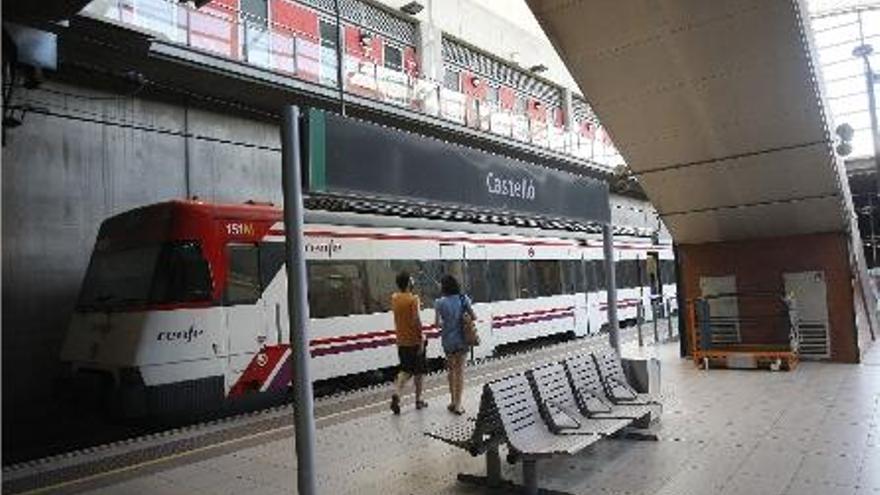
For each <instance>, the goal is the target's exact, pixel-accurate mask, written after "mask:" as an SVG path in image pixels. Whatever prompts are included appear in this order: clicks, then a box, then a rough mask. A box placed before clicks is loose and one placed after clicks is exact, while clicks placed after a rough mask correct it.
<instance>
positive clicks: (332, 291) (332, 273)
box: [307, 261, 367, 318]
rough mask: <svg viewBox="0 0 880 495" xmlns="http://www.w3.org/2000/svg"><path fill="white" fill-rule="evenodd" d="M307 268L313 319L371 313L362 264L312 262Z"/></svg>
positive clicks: (354, 262)
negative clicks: (366, 295)
mask: <svg viewBox="0 0 880 495" xmlns="http://www.w3.org/2000/svg"><path fill="white" fill-rule="evenodd" d="M307 267H308V272H309V313H310V316H311V317H313V318H330V317H333V316H348V315H356V314H364V313H366V312H367V305H366V298H365V294H364V292H365V291H364V280H363V270H362V263H359V262H356V261H310V262H308V264H307Z"/></svg>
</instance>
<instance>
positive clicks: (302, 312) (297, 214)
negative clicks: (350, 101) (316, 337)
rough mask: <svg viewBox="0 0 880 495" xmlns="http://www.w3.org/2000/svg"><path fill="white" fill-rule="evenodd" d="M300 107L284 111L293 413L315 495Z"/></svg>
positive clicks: (303, 474) (305, 493)
mask: <svg viewBox="0 0 880 495" xmlns="http://www.w3.org/2000/svg"><path fill="white" fill-rule="evenodd" d="M300 158H301V155H300V141H299V108H297V107H295V106H292V105H291V106H286V107H284V122H283V125H282V127H281V162H282V168H281V184H282V187H283V192H284V225H285V229H284V235H285V240H286V247H287V250H286V253H285V254H286V258H285V261H286V262H287V265H286V266H287V308H288V311H287V313H288V318H289V322H290V347H291V359H292V360H293V392H294V397H293V401H294V402H293V414H294V428H295V430H294V437H295V439H296V462H297V472H296V476H297V493H299V494H300V495H314V494H315V493H317V492H316V490H315V417H314V409H315V408H314V397H313V396H312V378H311V375H310V374H309V362H310V360H311V356H310V355H309V338H308V337H309V298H308V286H307V284H306V279H307V274H306V261H305V260H306V257H305V250H304V247H305V242H304V241H303V224H304V221H303V196H302V175H301V170H302V165H301V163H300Z"/></svg>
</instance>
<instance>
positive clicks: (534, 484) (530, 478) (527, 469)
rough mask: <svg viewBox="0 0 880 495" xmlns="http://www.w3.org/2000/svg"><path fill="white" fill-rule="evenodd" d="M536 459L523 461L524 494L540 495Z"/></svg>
mask: <svg viewBox="0 0 880 495" xmlns="http://www.w3.org/2000/svg"><path fill="white" fill-rule="evenodd" d="M536 463H537V461H535V460H534V459H523V463H522V465H523V493H524V494H526V495H538V473H537V469H536V466H535V464H536Z"/></svg>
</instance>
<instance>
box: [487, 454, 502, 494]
mask: <svg viewBox="0 0 880 495" xmlns="http://www.w3.org/2000/svg"><path fill="white" fill-rule="evenodd" d="M501 481H502V480H501V456H500V455H499V454H498V446H497V445H496V446H494V447H492V448H490V449H489V450H487V451H486V484H487V485H489V487H490V488H495V487H498V486H500V485H501Z"/></svg>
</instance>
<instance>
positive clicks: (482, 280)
mask: <svg viewBox="0 0 880 495" xmlns="http://www.w3.org/2000/svg"><path fill="white" fill-rule="evenodd" d="M487 265H488V262H487V261H482V260H471V261H468V262H467V275H468V283H467V287H466V288H462V289H463V290H465V291H466V292H467V293H468V295H469V296H471V298H472V299H473V301H474V302H489V301H491V300H492V299H491V298H490V296H489V281H488V280H487V277H486V270H487V268H488V267H487Z"/></svg>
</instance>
